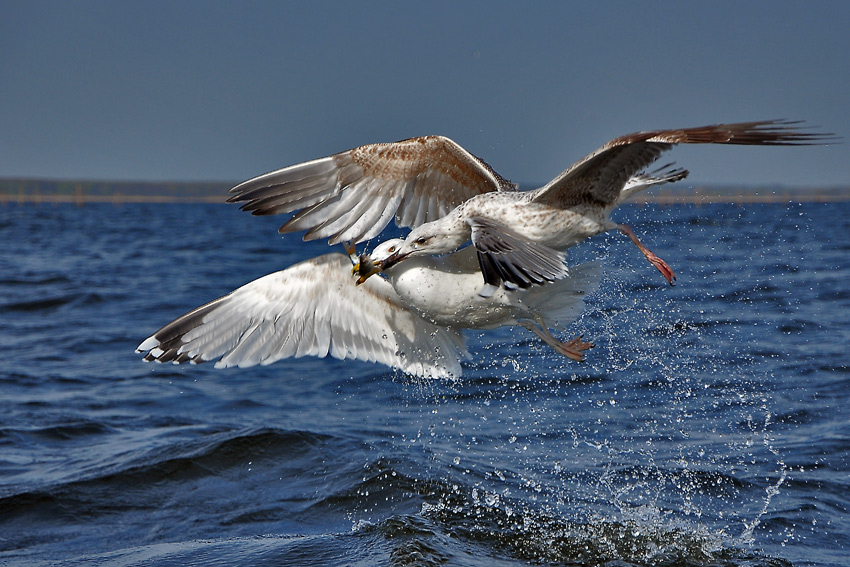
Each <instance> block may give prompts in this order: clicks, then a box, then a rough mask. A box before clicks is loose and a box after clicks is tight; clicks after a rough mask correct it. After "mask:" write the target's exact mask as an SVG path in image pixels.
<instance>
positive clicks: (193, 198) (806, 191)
mask: <svg viewBox="0 0 850 567" xmlns="http://www.w3.org/2000/svg"><path fill="white" fill-rule="evenodd" d="M234 185H235V183H230V182H219V181H214V182H200V181H199V182H145V181H138V182H135V181H75V180H39V179H0V206H2V205H6V204H10V203H14V204H41V203H45V204H51V203H52V204H60V203H70V204H75V205H85V204H94V203H112V204H115V205H121V204H133V203H163V204H175V203H202V204H206V203H224V202H225V201H226V200H227V196H228V190H229V189H230V188H231V187H233V186H234ZM529 186H530V185H529ZM847 201H850V187H829V188H794V189H792V188H788V187H687V186H670V187H659V188H658V189H655V190H652V189H650V190H649V192H647V193H641V194H639V195H637V196H636V197H635V198H633V199H631V200H630V201H629V202H630V203H633V204H638V205H640V204H659V205H677V204H690V205H702V204H711V203H734V204H745V203H836V202H847Z"/></svg>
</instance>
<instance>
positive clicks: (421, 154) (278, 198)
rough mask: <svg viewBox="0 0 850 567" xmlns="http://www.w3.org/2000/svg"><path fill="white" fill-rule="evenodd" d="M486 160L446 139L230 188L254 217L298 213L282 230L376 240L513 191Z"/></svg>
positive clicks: (378, 148) (309, 165)
mask: <svg viewBox="0 0 850 567" xmlns="http://www.w3.org/2000/svg"><path fill="white" fill-rule="evenodd" d="M512 189H514V186H513V185H512V184H511V183H509V182H508V181H506V180H504V179H502V177H500V176H499V174H497V173H496V172H495V171H493V169H492V168H491V167H490V166H489V165H487V164H486V163H484V161H482V160H481V159H479V158H477V157H475V156H474V155H472V154H471V153H469V152H467V151H466V150H465V149H463V148H462V147H461V146H460V145H458V144H457V143H455V142H453V141H452V140H450V139H449V138H446V137H443V136H424V137H420V138H410V139H408V140H402V141H400V142H394V143H390V144H370V145H366V146H360V147H357V148H354V149H352V150H348V151H346V152H342V153H339V154H335V155H332V156H329V157H326V158H322V159H318V160H314V161H310V162H306V163H301V164H297V165H293V166H290V167H287V168H284V169H281V170H278V171H273V172H271V173H267V174H265V175H261V176H259V177H256V178H254V179H251V180H248V181H246V182H244V183H241V184H239V185H237V186H236V187H234V188H233V189H231V190H230V192H231V193H233V196H232V197H230V198H229V199H228V202H229V203H236V202H239V203H243V205H242V210H245V211H250V212H251V213H252V214H255V215H277V214H282V213H292V212H296V211H297V213H296V214H295V216H293V218H292V219H290V220H289V221H288V222H287V223H286V224H284V225H283V226H282V227H280V232H296V231H301V230H305V231H307V232H306V234H305V235H304V239H305V240H313V239H318V238H328V239H329V244H335V243H338V242H343V241H351V242H361V241H363V240H369V239H370V238H374V237H375V236H377V235H378V234H379V233H380V232H381V230H383V229H384V228H385V227H386V226H387V224H389V222H390V220H391V219H392V218H393V217H395V221H396V224H398V225H399V226H403V227H415V226H419V225H420V224H422V223H425V222H429V221H432V220H435V219H438V218H440V217H443V216H445V215H446V214H447V213H448V212H449V211H451V210H452V209H453V208H455V207H456V206H458V205H460V204H461V203H463V202H464V201H466V200H467V199H469V198H471V197H473V196H475V195H478V194H480V193H487V192H489V191H504V190H512Z"/></svg>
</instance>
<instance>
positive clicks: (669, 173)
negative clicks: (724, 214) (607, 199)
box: [617, 163, 690, 205]
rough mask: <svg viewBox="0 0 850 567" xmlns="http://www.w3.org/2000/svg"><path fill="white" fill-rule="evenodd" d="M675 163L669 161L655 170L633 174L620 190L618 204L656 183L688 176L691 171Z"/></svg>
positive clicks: (671, 181)
mask: <svg viewBox="0 0 850 567" xmlns="http://www.w3.org/2000/svg"><path fill="white" fill-rule="evenodd" d="M674 165H675V164H674V163H668V164H667V165H662V166H661V167H659V168H658V169H655V170H653V171H650V172H646V171H642V172H641V173H638V174H636V175H633V176H632V177H631V178H629V180H628V181H626V184H625V186H623V189H622V190H621V191H620V198H619V199H618V200H617V204H618V205H619V204H621V203H623V202H625V201H626V200H628V199H629V198H630V197H631V196H632V195H634V194H636V193H639V192H640V191H644V190H646V189H649V188H650V187H654V186H655V185H664V184H665V183H673V182H675V181H681V180H682V179H684V178H685V177H687V176H688V173H690V172H689V171H688V170H687V169H684V168H681V167H673V166H674Z"/></svg>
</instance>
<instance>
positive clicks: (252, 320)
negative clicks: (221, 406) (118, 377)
mask: <svg viewBox="0 0 850 567" xmlns="http://www.w3.org/2000/svg"><path fill="white" fill-rule="evenodd" d="M464 345H465V343H464V338H463V335H462V334H461V333H460V332H458V331H457V330H454V329H447V328H445V327H438V326H436V325H434V324H432V323H430V322H428V321H427V320H425V319H423V318H422V317H420V316H419V315H417V314H415V313H413V312H412V311H410V310H409V309H408V308H407V307H406V306H405V305H404V303H403V302H402V301H401V299H400V298H399V297H398V295H397V294H396V292H395V290H394V289H393V288H392V286H391V285H390V284H389V283H388V282H387V281H386V280H383V279H382V278H370V279H369V280H367V281H366V283H365V284H364V285H361V286H355V285H354V281H353V280H352V277H351V263H350V261H349V259H348V258H347V257H345V256H343V255H342V254H326V255H324V256H320V257H318V258H314V259H311V260H307V261H304V262H300V263H298V264H295V265H294V266H291V267H290V268H288V269H286V270H283V271H280V272H275V273H273V274H269V275H267V276H264V277H262V278H259V279H257V280H254V281H252V282H250V283H248V284H246V285H244V286H242V287H240V288H238V289H237V290H235V291H233V292H231V293H229V294H228V295H225V296H224V297H220V298H218V299H216V300H214V301H211V302H210V303H207V304H206V305H203V306H201V307H198V308H197V309H194V310H192V311H190V312H189V313H186V314H185V315H183V316H182V317H179V318H177V319H175V320H174V321H172V322H171V323H169V324H167V325H165V326H164V327H163V328H161V329H160V330H159V331H157V332H156V333H154V334H153V335H152V336H150V337H149V338H148V339H146V340H145V341H144V342H142V343H141V344H140V345H139V347H138V348H137V349H136V350H137V352H142V353H145V355H144V359H145V360H147V361H152V360H155V361H157V362H174V363H175V364H179V363H183V362H193V363H199V362H205V361H211V360H216V359H218V362H216V367H217V368H223V367H229V366H239V367H247V366H254V365H256V364H263V365H266V364H271V363H272V362H275V361H278V360H281V359H284V358H289V357H296V358H298V357H301V356H308V355H309V356H317V357H320V358H322V357H325V356H327V355H330V356H333V357H334V358H338V359H347V358H351V359H357V360H364V361H373V362H380V363H383V364H386V365H388V366H392V367H397V368H400V369H401V370H403V371H404V372H407V373H409V374H412V375H416V376H424V377H448V376H459V375H460V373H461V368H460V357H461V356H468V354H467V353H466V348H465V346H464Z"/></svg>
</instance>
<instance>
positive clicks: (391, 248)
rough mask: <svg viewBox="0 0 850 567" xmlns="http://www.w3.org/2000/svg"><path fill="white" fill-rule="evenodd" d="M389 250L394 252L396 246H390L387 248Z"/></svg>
mask: <svg viewBox="0 0 850 567" xmlns="http://www.w3.org/2000/svg"><path fill="white" fill-rule="evenodd" d="M387 252H389V253H390V254H392V253H393V252H395V246H390V249H389V250H387Z"/></svg>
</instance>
